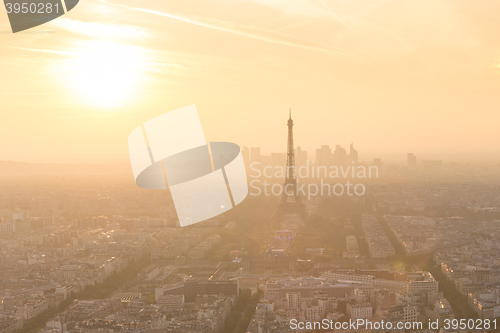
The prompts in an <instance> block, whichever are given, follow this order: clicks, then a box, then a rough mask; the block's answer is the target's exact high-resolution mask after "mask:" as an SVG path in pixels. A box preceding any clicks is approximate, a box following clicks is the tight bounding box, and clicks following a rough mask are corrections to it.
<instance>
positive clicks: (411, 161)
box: [407, 153, 417, 167]
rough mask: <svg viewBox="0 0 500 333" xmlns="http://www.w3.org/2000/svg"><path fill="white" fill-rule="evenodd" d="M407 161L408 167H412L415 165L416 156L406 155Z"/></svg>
mask: <svg viewBox="0 0 500 333" xmlns="http://www.w3.org/2000/svg"><path fill="white" fill-rule="evenodd" d="M407 161H408V166H411V167H414V166H416V165H417V156H415V154H413V153H408V158H407Z"/></svg>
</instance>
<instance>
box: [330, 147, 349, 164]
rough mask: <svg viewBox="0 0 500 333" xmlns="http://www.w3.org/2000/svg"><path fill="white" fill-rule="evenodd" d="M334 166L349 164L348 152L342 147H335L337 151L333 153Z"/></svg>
mask: <svg viewBox="0 0 500 333" xmlns="http://www.w3.org/2000/svg"><path fill="white" fill-rule="evenodd" d="M333 164H335V165H345V164H347V151H346V150H345V149H344V148H343V147H341V146H340V145H336V146H335V151H334V152H333Z"/></svg>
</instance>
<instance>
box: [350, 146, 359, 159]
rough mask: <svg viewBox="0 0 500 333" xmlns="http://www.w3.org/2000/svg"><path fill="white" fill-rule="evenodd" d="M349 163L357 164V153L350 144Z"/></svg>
mask: <svg viewBox="0 0 500 333" xmlns="http://www.w3.org/2000/svg"><path fill="white" fill-rule="evenodd" d="M349 161H350V162H351V163H352V162H354V163H358V151H357V150H356V149H354V144H352V143H351V146H350V147H349Z"/></svg>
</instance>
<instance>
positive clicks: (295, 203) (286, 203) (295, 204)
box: [276, 108, 307, 218]
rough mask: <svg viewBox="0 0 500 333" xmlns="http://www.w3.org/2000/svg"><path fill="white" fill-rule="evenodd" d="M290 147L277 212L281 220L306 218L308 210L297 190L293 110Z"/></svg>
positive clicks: (290, 124)
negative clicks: (295, 217) (292, 215)
mask: <svg viewBox="0 0 500 333" xmlns="http://www.w3.org/2000/svg"><path fill="white" fill-rule="evenodd" d="M287 124H288V145H287V152H286V178H285V183H284V184H283V194H282V196H281V202H280V204H279V205H278V210H277V212H276V215H277V217H279V218H281V217H283V216H285V215H291V214H298V215H300V216H301V217H306V216H307V214H306V210H305V207H304V204H303V203H302V198H301V197H300V194H299V192H298V189H297V176H296V175H297V174H296V168H295V151H294V146H293V120H292V109H291V108H290V114H289V118H288V123H287Z"/></svg>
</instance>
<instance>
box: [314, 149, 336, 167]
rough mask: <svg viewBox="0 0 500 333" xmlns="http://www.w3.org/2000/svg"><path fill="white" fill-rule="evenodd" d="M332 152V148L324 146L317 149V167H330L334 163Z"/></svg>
mask: <svg viewBox="0 0 500 333" xmlns="http://www.w3.org/2000/svg"><path fill="white" fill-rule="evenodd" d="M332 158H333V156H332V150H331V149H330V146H328V145H323V146H321V148H319V149H316V165H330V164H331V163H332Z"/></svg>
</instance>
